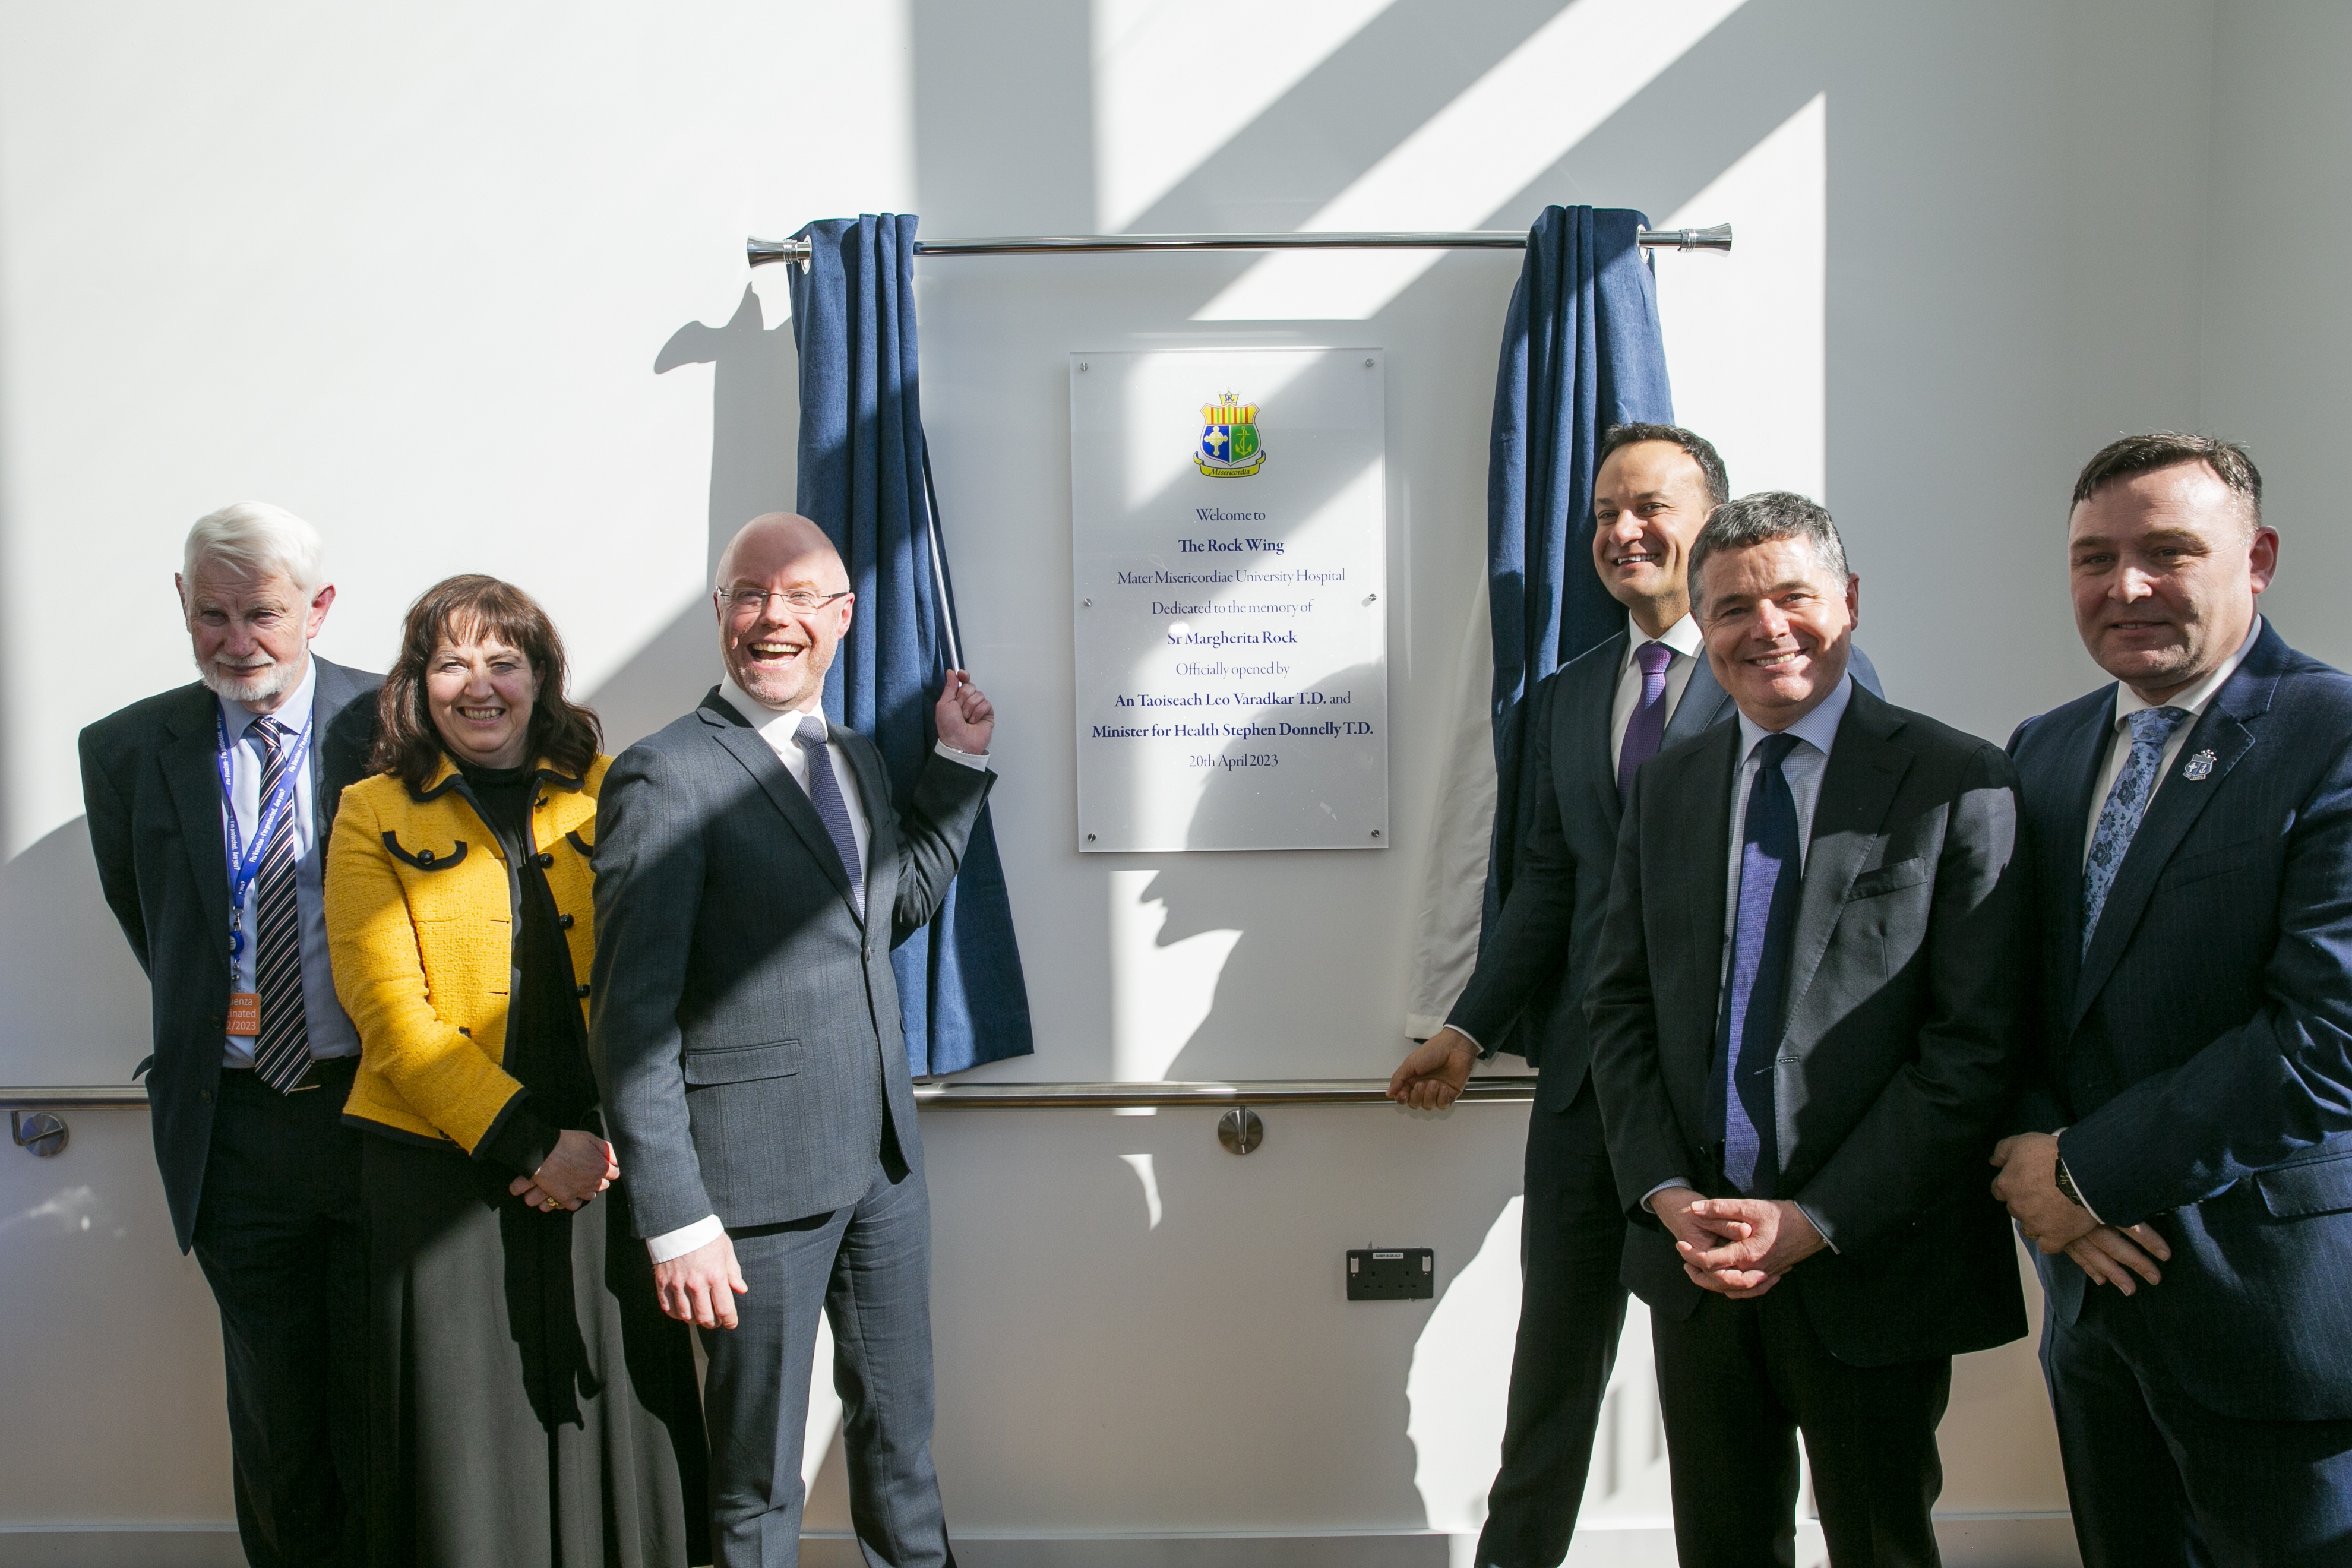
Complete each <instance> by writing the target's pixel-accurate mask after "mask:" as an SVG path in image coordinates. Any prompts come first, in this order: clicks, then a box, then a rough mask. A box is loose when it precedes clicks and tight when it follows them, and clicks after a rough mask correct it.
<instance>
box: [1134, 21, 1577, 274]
mask: <svg viewBox="0 0 2352 1568" xmlns="http://www.w3.org/2000/svg"><path fill="white" fill-rule="evenodd" d="M1567 3H1568V0H1483V3H1482V4H1480V5H1467V6H1465V5H1457V4H1455V3H1454V0H1391V4H1389V5H1386V6H1384V7H1382V8H1381V10H1380V12H1379V14H1378V15H1377V16H1370V17H1368V18H1367V19H1366V20H1365V21H1364V22H1363V24H1362V26H1360V28H1359V29H1358V30H1357V31H1356V32H1355V33H1354V34H1353V35H1352V36H1351V37H1348V38H1347V39H1346V40H1345V41H1344V42H1342V43H1340V44H1339V46H1338V47H1335V48H1332V49H1331V50H1330V51H1329V52H1328V54H1327V55H1326V56H1325V57H1324V58H1321V59H1320V60H1318V62H1316V63H1315V65H1314V66H1313V68H1311V69H1309V70H1307V71H1305V72H1303V73H1301V74H1300V75H1299V76H1298V77H1297V79H1296V80H1295V81H1294V82H1292V83H1291V84H1290V85H1289V86H1288V87H1287V88H1286V89H1285V90H1284V91H1283V92H1282V93H1281V94H1280V95H1279V96H1274V97H1269V98H1268V99H1267V100H1265V101H1263V102H1261V103H1259V104H1257V105H1255V107H1254V108H1252V109H1251V110H1250V111H1249V113H1248V114H1247V116H1246V117H1228V116H1221V115H1220V114H1218V113H1216V112H1214V111H1212V112H1210V113H1207V114H1203V113H1202V111H1201V110H1200V108H1199V107H1198V105H1197V102H1196V97H1197V94H1198V91H1199V89H1198V88H1197V86H1196V85H1195V84H1194V83H1192V82H1187V81H1183V80H1181V79H1179V78H1175V77H1173V76H1172V74H1168V75H1162V76H1160V77H1159V78H1158V79H1155V80H1153V81H1151V82H1149V83H1147V84H1145V85H1144V86H1143V89H1142V95H1141V96H1139V97H1136V98H1133V99H1131V100H1130V103H1129V106H1115V105H1112V104H1110V103H1108V101H1105V102H1102V103H1100V104H1098V107H1097V123H1098V124H1102V125H1104V126H1105V127H1106V131H1107V134H1108V135H1109V136H1112V137H1116V138H1117V139H1118V140H1117V141H1116V142H1114V144H1113V145H1112V146H1111V147H1110V148H1109V149H1108V151H1107V153H1106V154H1105V160H1106V163H1111V162H1114V161H1115V162H1116V163H1118V165H1119V166H1120V167H1119V169H1118V172H1117V173H1112V172H1108V171H1107V172H1106V174H1104V175H1103V184H1104V189H1105V190H1106V192H1116V191H1117V187H1118V185H1120V184H1129V185H1132V184H1135V183H1137V176H1136V175H1129V174H1125V170H1126V168H1127V167H1129V166H1135V165H1140V166H1141V167H1140V169H1139V173H1141V172H1142V170H1151V171H1154V172H1157V171H1158V170H1159V169H1160V168H1162V167H1164V166H1165V165H1168V164H1172V163H1176V162H1178V160H1180V159H1181V162H1182V170H1183V172H1182V174H1181V178H1177V179H1169V180H1167V181H1166V184H1165V187H1164V188H1163V189H1160V190H1158V191H1156V192H1154V193H1153V195H1152V197H1151V199H1150V201H1149V202H1148V203H1138V202H1135V201H1133V200H1132V198H1129V200H1128V201H1126V202H1123V203H1114V202H1112V201H1111V200H1110V199H1109V198H1108V196H1107V197H1106V198H1105V200H1104V204H1103V210H1102V221H1103V223H1104V226H1106V227H1108V228H1118V229H1126V230H1131V231H1134V232H1138V233H1184V232H1192V231H1207V232H1232V233H1247V232H1264V231H1268V230H1272V231H1277V232H1278V231H1281V230H1286V229H1292V228H1297V227H1299V226H1302V225H1303V224H1305V223H1306V222H1307V219H1308V218H1310V217H1311V216H1314V214H1315V212H1316V210H1317V209H1318V207H1320V206H1321V205H1323V204H1325V203H1326V202H1328V201H1329V200H1330V199H1331V198H1332V197H1334V196H1336V195H1339V193H1340V192H1341V191H1343V190H1345V189H1347V188H1348V186H1349V184H1352V183H1353V182H1354V181H1356V180H1357V179H1359V178H1360V177H1361V176H1362V175H1363V174H1364V173H1365V171H1366V170H1368V169H1370V168H1371V167H1372V166H1373V165H1374V164H1376V163H1379V162H1380V160H1381V158H1382V157H1384V156H1386V155H1387V154H1388V153H1390V152H1391V151H1392V150H1393V149H1394V148H1395V147H1396V146H1397V145H1398V143H1400V142H1403V141H1404V140H1405V139H1406V138H1407V137H1409V136H1411V135H1412V133H1413V132H1414V131H1415V130H1416V129H1417V128H1418V127H1419V126H1420V125H1421V124H1422V123H1423V121H1426V120H1427V119H1428V118H1429V117H1430V116H1431V115H1433V114H1434V113H1436V112H1437V111H1438V110H1442V109H1444V107H1445V105H1446V104H1447V103H1449V102H1451V101H1452V100H1454V98H1455V97H1457V96H1459V95H1460V94H1461V93H1462V91H1463V90H1464V89H1466V88H1468V87H1469V86H1470V85H1471V84H1472V83H1473V82H1475V81H1476V80H1477V79H1479V78H1480V77H1481V76H1483V75H1484V74H1485V73H1486V71H1487V70H1488V69H1489V68H1492V67H1493V66H1494V64H1495V62H1496V61H1497V60H1499V59H1502V58H1505V57H1507V55H1509V54H1510V53H1511V52H1512V51H1513V50H1515V49H1517V47H1519V46H1520V45H1521V44H1523V43H1524V42H1526V40H1527V38H1528V35H1530V34H1532V33H1533V32H1535V31H1536V30H1537V29H1538V28H1539V27H1541V26H1543V25H1544V24H1545V23H1546V22H1548V21H1549V20H1550V19H1551V18H1552V17H1553V16H1556V15H1558V14H1559V10H1560V9H1561V7H1562V6H1563V5H1566V4H1567ZM1360 4H1361V0H1358V5H1359V6H1360ZM1154 66H1155V69H1162V70H1164V66H1163V64H1162V62H1158V61H1155V62H1154ZM1220 70H1221V71H1222V67H1221V68H1220ZM1154 88H1156V89H1157V90H1156V91H1155V90H1153V89H1154ZM1178 88H1181V90H1176V89H1178ZM1129 90H1130V91H1132V90H1133V89H1129ZM1221 90H1222V91H1223V92H1224V96H1223V99H1222V100H1221V102H1222V105H1223V106H1226V107H1228V108H1229V107H1230V106H1231V105H1232V104H1233V102H1234V98H1235V97H1236V96H1237V95H1235V94H1233V93H1231V92H1230V91H1229V90H1226V89H1221ZM1106 96H1107V95H1106V94H1105V93H1104V90H1103V89H1102V88H1101V87H1099V86H1098V87H1097V98H1098V99H1104V98H1106ZM1144 110H1150V113H1151V116H1152V118H1150V119H1146V118H1144V115H1143V111H1144ZM1113 116H1118V117H1120V118H1122V119H1123V118H1126V117H1129V116H1133V117H1135V118H1136V119H1137V120H1138V121H1139V123H1138V124H1137V125H1136V126H1135V127H1134V128H1133V129H1129V128H1128V127H1126V126H1123V125H1119V124H1118V123H1117V122H1116V121H1114V120H1113V118H1112V117H1113Z"/></svg>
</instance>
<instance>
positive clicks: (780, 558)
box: [715, 511, 849, 594]
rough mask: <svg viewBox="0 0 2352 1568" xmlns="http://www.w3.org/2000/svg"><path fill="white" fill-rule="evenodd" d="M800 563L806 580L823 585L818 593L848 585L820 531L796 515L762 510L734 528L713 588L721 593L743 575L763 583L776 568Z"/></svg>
mask: <svg viewBox="0 0 2352 1568" xmlns="http://www.w3.org/2000/svg"><path fill="white" fill-rule="evenodd" d="M811 558H814V559H811ZM804 560H805V561H806V566H805V568H804V570H806V571H807V572H809V573H812V574H814V575H813V576H812V577H811V578H810V581H812V582H815V581H819V580H822V581H823V582H824V588H823V589H822V590H820V591H821V592H824V593H827V594H830V593H832V592H833V591H834V590H835V589H837V588H846V587H848V586H849V571H848V569H847V568H846V567H845V566H843V565H842V563H841V552H840V551H838V550H835V548H834V547H833V541H832V540H830V539H827V538H826V537H825V536H824V529H822V528H819V527H818V526H817V525H816V524H815V523H814V522H812V521H809V520H808V519H807V518H804V517H803V516H801V515H800V514H799V513H798V512H791V511H763V512H761V514H760V515H759V516H757V517H755V518H753V519H752V520H751V521H749V522H747V523H745V524H744V525H743V526H742V527H741V528H739V529H737V530H736V531H735V537H734V538H732V539H730V540H729V541H728V542H727V548H726V549H724V550H722V551H720V552H719V571H718V573H717V577H718V582H717V584H715V585H716V586H717V588H718V589H719V592H720V593H722V594H723V593H725V592H727V590H728V589H729V588H730V587H732V586H733V585H734V584H735V582H736V579H737V578H739V577H741V576H744V575H746V574H749V575H750V576H751V578H752V579H754V580H756V581H759V582H765V581H767V580H768V578H769V577H770V576H771V575H772V573H773V572H774V571H775V570H776V569H777V568H779V567H799V566H800V565H801V563H803V561H804Z"/></svg>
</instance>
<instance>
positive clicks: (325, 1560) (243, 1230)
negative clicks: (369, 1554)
mask: <svg viewBox="0 0 2352 1568" xmlns="http://www.w3.org/2000/svg"><path fill="white" fill-rule="evenodd" d="M356 1065H357V1064H356V1061H355V1059H352V1058H346V1059H344V1060H342V1061H340V1062H322V1063H320V1074H321V1076H322V1077H324V1079H325V1080H326V1082H325V1084H324V1086H323V1087H321V1088H318V1089H303V1090H301V1091H299V1092H298V1093H295V1094H279V1093H278V1091H277V1090H276V1089H271V1088H269V1087H268V1085H266V1084H263V1083H261V1082H259V1081H258V1080H257V1079H255V1077H254V1075H253V1074H252V1073H250V1072H236V1071H229V1072H224V1073H222V1074H221V1079H220V1089H219V1090H218V1091H217V1092H218V1095H219V1100H218V1101H217V1103H216V1105H215V1110H214V1113H213V1137H212V1145H211V1148H210V1149H209V1151H208V1152H206V1154H205V1186H204V1194H203V1196H202V1198H201V1200H200V1201H199V1203H198V1205H197V1208H196V1236H195V1253H196V1261H197V1263H198V1264H200V1265H201V1266H202V1267H203V1268H204V1271H205V1281H206V1282H207V1283H209V1284H210V1285H211V1286H212V1289H213V1300H215V1302H217V1303H218V1304H219V1306H220V1318H221V1349H222V1352H223V1356H224V1359H225V1360H226V1363H227V1369H228V1436H229V1457H230V1463H231V1465H232V1467H233V1471H234V1476H235V1482H236V1528H237V1533H238V1535H239V1536H240V1537H241V1538H242V1541H243V1543H244V1546H245V1555H246V1560H247V1562H249V1563H252V1564H254V1568H310V1565H312V1564H356V1563H361V1562H362V1561H364V1559H365V1555H366V1552H365V1544H366V1541H365V1534H364V1531H363V1528H362V1527H363V1524H364V1522H365V1521H366V1519H367V1507H366V1491H365V1480H364V1478H365V1476H366V1472H367V1464H366V1447H367V1425H366V1410H365V1403H364V1402H365V1397H366V1389H367V1365H366V1357H367V1248H366V1246H365V1242H364V1221H363V1218H362V1212H361V1206H360V1140H361V1137H362V1134H360V1133H359V1132H356V1131H352V1129H350V1128H348V1127H345V1126H344V1125H343V1123H342V1114H343V1100H344V1098H345V1097H346V1096H347V1095H349V1093H350V1092H351V1087H352V1070H353V1068H355V1066H356Z"/></svg>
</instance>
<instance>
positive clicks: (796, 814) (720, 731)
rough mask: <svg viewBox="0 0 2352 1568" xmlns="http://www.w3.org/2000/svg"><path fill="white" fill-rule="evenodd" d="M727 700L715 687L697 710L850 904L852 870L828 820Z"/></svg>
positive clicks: (766, 743)
mask: <svg viewBox="0 0 2352 1568" xmlns="http://www.w3.org/2000/svg"><path fill="white" fill-rule="evenodd" d="M723 702H724V699H723V698H721V697H720V696H719V693H718V691H717V690H716V689H713V690H712V691H711V693H710V695H709V697H707V698H705V699H704V700H703V705H702V706H701V707H700V708H698V709H697V710H695V711H696V713H697V714H698V715H699V716H700V718H701V720H702V721H703V722H704V723H705V724H708V725H709V726H710V736H711V739H712V740H714V741H716V742H718V743H719V746H720V747H721V748H722V749H723V750H724V751H726V752H727V753H728V754H729V755H730V756H732V757H733V758H734V759H735V760H736V761H737V762H739V763H742V764H743V771H744V772H746V773H750V774H751V776H752V778H754V779H756V780H757V781H759V784H760V788H761V790H762V791H764V792H765V793H766V795H767V796H768V800H769V802H770V803H771V804H772V805H774V806H775V808H776V809H777V810H778V811H780V812H782V813H783V816H784V820H785V821H786V822H787V823H789V824H791V826H792V829H793V832H794V833H797V834H799V835H800V836H801V839H802V841H803V843H805V844H806V845H807V846H808V849H809V854H810V856H811V857H812V858H814V860H815V861H816V863H817V865H818V866H820V867H822V868H824V874H825V877H826V879H828V880H829V881H831V882H832V883H833V887H834V891H835V892H837V893H839V894H840V895H841V897H842V901H843V902H845V903H846V902H847V901H848V900H849V873H848V872H847V871H845V870H844V869H843V868H842V864H841V852H840V851H839V850H837V849H835V848H834V847H833V835H832V834H830V833H827V832H826V831H825V830H824V821H823V819H821V818H820V817H819V816H817V814H816V807H815V806H814V805H810V804H809V797H808V792H807V791H806V790H803V788H801V786H800V785H798V784H794V783H793V775H792V774H790V773H786V772H785V771H784V764H783V763H782V760H780V759H779V758H778V757H777V755H776V753H775V752H772V751H771V750H770V749H769V747H768V742H766V741H765V740H763V739H761V735H760V731H757V730H754V729H752V728H751V726H750V725H749V724H747V723H738V722H735V721H733V720H730V718H729V717H728V715H729V714H730V713H732V712H733V711H734V710H732V709H731V708H727V707H724V706H719V704H723Z"/></svg>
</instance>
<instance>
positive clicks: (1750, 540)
mask: <svg viewBox="0 0 2352 1568" xmlns="http://www.w3.org/2000/svg"><path fill="white" fill-rule="evenodd" d="M1800 536H1802V537H1803V538H1805V539H1809V540H1811V542H1812V545H1813V556H1814V559H1816V560H1818V561H1819V562H1820V563H1822V566H1823V567H1825V568H1826V569H1827V570H1828V571H1829V573H1830V574H1831V575H1832V576H1834V577H1835V578H1836V579H1837V580H1838V582H1839V584H1841V585H1843V584H1844V582H1845V579H1846V566H1845V542H1844V541H1843V540H1842V539H1840V538H1839V537H1838V531H1837V524H1836V523H1834V522H1832V521H1830V513H1829V509H1828V508H1827V507H1825V506H1822V504H1821V503H1820V502H1819V501H1815V500H1807V499H1806V498H1805V497H1803V496H1801V495H1799V494H1797V493H1796V492H1795V491H1794V490H1759V491H1757V492H1756V493H1755V494H1754V495H1749V496H1741V497H1740V498H1739V499H1738V500H1732V501H1726V502H1724V503H1723V504H1722V505H1721V506H1719V507H1717V508H1716V509H1715V512H1714V514H1713V515H1712V516H1710V517H1709V518H1708V519H1707V520H1706V527H1705V528H1702V529H1700V530H1699V531H1698V538H1697V539H1696V540H1695V541H1693V542H1692V544H1691V552H1690V596H1691V604H1692V605H1694V606H1696V605H1699V604H1701V603H1702V601H1701V598H1700V595H1699V591H1698V583H1699V574H1700V573H1701V572H1703V571H1705V570H1706V559H1707V557H1708V556H1710V555H1713V554H1714V553H1715V552H1717V551H1718V550H1745V549H1748V547H1749V546H1751V545H1757V544H1769V543H1771V542H1773V541H1775V540H1779V539H1794V538H1798V537H1800Z"/></svg>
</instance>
